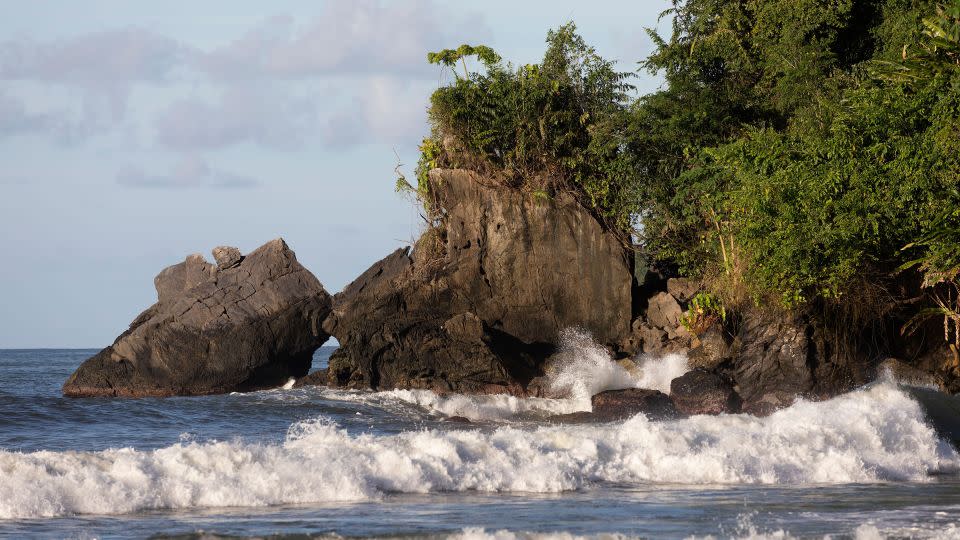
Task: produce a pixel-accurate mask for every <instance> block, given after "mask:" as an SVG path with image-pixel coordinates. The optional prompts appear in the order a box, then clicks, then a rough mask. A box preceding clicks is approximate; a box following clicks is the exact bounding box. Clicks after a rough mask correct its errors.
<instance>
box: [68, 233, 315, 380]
mask: <svg viewBox="0 0 960 540" xmlns="http://www.w3.org/2000/svg"><path fill="white" fill-rule="evenodd" d="M215 252H216V253H215V255H216V259H217V261H218V262H219V263H220V267H219V268H218V267H215V266H213V265H211V264H209V263H207V262H206V261H204V260H203V257H201V256H200V255H191V256H189V257H187V259H186V260H185V261H184V262H182V263H180V264H176V265H174V266H171V267H169V268H166V269H165V270H163V271H162V272H160V274H159V275H157V277H156V279H155V280H154V284H155V286H156V289H157V297H158V301H157V303H156V304H154V305H153V306H151V307H150V308H148V309H147V310H146V311H144V312H143V313H141V314H140V316H138V317H137V318H136V319H135V320H134V321H133V322H132V323H131V324H130V328H129V329H128V330H127V331H126V332H124V333H123V334H122V335H120V337H118V338H117V340H116V341H115V342H114V343H113V345H111V346H109V347H107V348H106V349H103V350H102V351H100V352H99V353H98V354H97V355H96V356H94V357H92V358H90V359H89V360H87V361H86V362H84V363H83V364H82V365H81V366H80V367H79V368H78V369H77V370H76V371H75V372H74V373H73V375H71V376H70V378H69V379H68V380H67V382H66V383H65V384H64V385H63V393H64V394H65V395H68V396H130V397H137V396H171V395H196V394H214V393H223V392H232V391H244V390H255V389H259V388H268V387H272V386H277V385H279V384H282V383H283V382H285V381H286V380H287V379H288V378H289V377H300V376H303V375H306V373H307V371H308V370H309V369H310V364H311V362H312V358H313V352H314V351H315V350H316V349H317V348H318V347H320V345H322V344H323V343H324V342H325V341H326V340H327V338H328V337H329V335H328V334H326V333H325V332H324V331H323V330H322V329H321V323H322V321H323V320H324V318H325V317H326V316H327V315H328V313H329V312H330V296H329V295H328V294H327V292H326V291H325V290H324V288H323V286H322V285H321V284H320V282H319V281H317V278H315V277H314V276H313V275H312V274H311V273H310V272H309V271H307V270H306V269H305V268H304V267H303V266H301V265H300V263H298V262H297V259H296V256H295V255H294V253H293V251H292V250H290V248H289V247H288V246H287V244H286V243H285V242H284V241H283V240H282V239H277V240H273V241H271V242H268V243H267V244H265V245H263V246H261V247H260V248H259V249H257V250H256V251H254V252H253V253H250V254H249V255H247V256H246V257H240V253H239V251H238V250H236V248H217V250H215Z"/></svg>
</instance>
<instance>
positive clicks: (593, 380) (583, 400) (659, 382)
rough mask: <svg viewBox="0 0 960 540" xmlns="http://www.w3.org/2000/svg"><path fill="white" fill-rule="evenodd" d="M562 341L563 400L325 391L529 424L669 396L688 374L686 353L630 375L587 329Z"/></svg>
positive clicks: (551, 382)
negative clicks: (642, 396)
mask: <svg viewBox="0 0 960 540" xmlns="http://www.w3.org/2000/svg"><path fill="white" fill-rule="evenodd" d="M561 337H562V339H561V347H560V351H559V355H558V356H559V358H560V360H559V361H558V362H557V365H556V366H555V367H554V369H553V370H552V371H551V372H550V373H549V375H548V379H547V386H548V387H549V388H550V390H551V392H552V393H553V394H555V395H558V396H563V397H561V398H527V399H520V398H517V397H514V396H510V395H505V394H494V395H471V396H467V395H461V394H453V395H446V396H440V395H437V394H436V393H434V392H430V391H427V390H389V391H384V392H364V391H351V390H338V389H332V388H329V389H323V390H321V392H322V395H323V397H324V398H327V399H335V400H340V401H352V402H359V403H366V404H371V405H377V406H389V405H390V404H391V403H405V404H409V405H415V406H417V407H420V408H422V409H424V410H426V411H427V412H428V413H433V414H440V415H444V416H460V417H464V418H468V419H470V420H480V421H508V420H515V419H521V420H527V419H537V418H543V417H547V416H553V415H558V414H568V413H575V412H581V411H589V410H591V408H592V406H591V404H590V397H591V396H593V395H595V394H598V393H600V392H603V391H604V390H619V389H622V388H651V389H654V390H660V391H661V392H664V393H669V392H670V381H672V380H673V379H675V378H677V377H679V376H681V375H683V374H684V373H686V372H687V371H688V370H689V367H688V365H687V357H686V356H685V355H683V354H668V355H665V356H652V355H644V356H641V357H638V358H637V359H636V361H635V362H636V369H633V370H630V371H628V370H627V369H625V368H624V367H623V366H621V365H620V364H618V363H617V362H614V360H613V358H612V357H611V356H610V353H609V352H608V351H607V350H606V349H605V348H604V347H602V346H601V345H599V344H597V343H596V342H595V341H594V340H593V338H592V337H591V336H590V334H588V333H586V332H585V331H583V330H579V329H568V330H565V331H564V332H563V335H562V336H561Z"/></svg>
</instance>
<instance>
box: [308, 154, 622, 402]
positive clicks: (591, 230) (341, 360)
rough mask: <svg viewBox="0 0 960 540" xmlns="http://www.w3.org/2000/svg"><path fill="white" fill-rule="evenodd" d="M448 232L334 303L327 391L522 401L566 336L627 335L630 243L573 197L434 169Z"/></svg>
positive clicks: (429, 238)
mask: <svg viewBox="0 0 960 540" xmlns="http://www.w3.org/2000/svg"><path fill="white" fill-rule="evenodd" d="M430 182H431V188H432V190H433V193H434V195H435V200H436V201H437V203H438V204H439V206H440V208H441V211H442V216H443V217H442V222H443V227H442V228H443V231H444V234H440V235H437V233H436V231H433V232H428V233H427V235H425V237H424V238H421V240H420V242H418V246H417V248H416V249H414V250H412V252H411V251H410V250H398V251H397V252H394V253H393V254H391V255H390V256H388V257H387V258H385V259H384V260H382V261H380V262H378V263H376V264H375V265H374V266H373V267H371V268H370V269H369V270H368V271H367V272H365V273H364V274H363V275H362V276H360V278H358V279H357V280H356V281H354V282H353V283H352V284H350V285H349V286H348V287H347V288H346V289H344V291H343V292H341V293H340V294H338V295H336V296H335V298H334V308H333V312H332V314H331V316H330V317H329V318H328V320H327V322H326V323H325V325H324V327H325V329H326V330H327V331H328V332H329V333H331V334H332V335H334V336H336V337H337V339H338V340H339V341H340V345H341V346H340V349H339V350H338V351H337V352H336V353H334V355H333V357H332V358H331V361H330V372H329V376H328V382H329V383H330V384H335V385H348V386H356V387H373V388H392V387H426V388H434V389H437V390H455V391H503V390H509V391H512V392H515V393H517V392H519V393H522V391H523V387H524V386H525V385H526V384H527V383H528V382H529V381H530V379H532V378H533V377H535V376H537V375H539V374H540V367H541V364H542V362H543V360H544V359H545V358H546V357H547V356H548V355H550V354H551V353H552V352H553V350H554V344H555V343H556V342H557V337H558V335H559V333H560V331H561V330H563V329H564V328H569V327H581V328H584V329H586V330H588V331H590V332H591V333H592V334H593V335H594V337H595V338H596V339H597V340H598V341H599V342H601V343H605V344H610V345H611V346H613V345H615V344H617V343H618V342H619V341H620V340H622V339H623V338H624V337H625V336H626V335H627V334H629V332H630V323H631V318H632V313H631V309H632V307H631V306H632V297H631V289H632V283H633V280H632V271H631V266H630V257H629V254H628V252H627V250H625V249H624V247H623V246H622V244H621V243H620V242H619V241H618V240H617V239H616V238H615V237H614V236H613V235H612V234H610V233H609V232H606V231H605V230H604V228H603V227H602V226H601V225H600V223H599V222H598V221H597V220H596V219H595V218H594V217H593V216H592V215H591V214H590V213H589V212H588V211H587V210H585V209H584V208H583V207H581V206H580V205H579V204H578V203H577V202H576V201H575V200H574V199H573V198H572V197H567V196H559V197H557V198H554V199H539V198H535V197H532V196H531V195H529V194H525V193H522V192H519V191H516V190H512V189H509V188H504V187H500V186H498V185H495V184H493V183H492V182H488V181H485V179H484V178H482V177H480V176H479V175H477V174H475V173H472V172H469V171H465V170H434V171H432V172H431V174H430Z"/></svg>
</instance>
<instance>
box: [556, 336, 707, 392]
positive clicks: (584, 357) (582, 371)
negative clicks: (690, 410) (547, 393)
mask: <svg viewBox="0 0 960 540" xmlns="http://www.w3.org/2000/svg"><path fill="white" fill-rule="evenodd" d="M688 369H689V368H688V366H687V358H686V356H685V355H683V354H668V355H665V356H654V355H643V356H641V357H639V358H638V360H637V368H636V370H634V371H633V372H631V371H628V370H627V369H626V368H624V367H623V366H621V365H620V364H618V363H617V362H614V361H613V357H611V356H610V352H609V351H607V349H606V348H604V347H603V346H601V345H600V344H598V343H597V342H595V341H594V340H593V338H592V337H591V336H590V334H589V333H588V332H586V331H584V330H582V329H579V328H570V329H566V330H564V331H563V332H562V333H561V335H560V351H559V352H558V353H557V360H556V363H555V365H554V366H553V370H552V372H551V373H549V374H548V375H549V384H550V390H551V391H552V392H553V393H555V394H557V395H561V396H568V397H570V398H571V399H574V400H578V401H586V402H589V401H590V397H591V396H593V395H595V394H598V393H600V392H603V391H604V390H619V389H622V388H649V389H652V390H659V391H661V392H664V393H669V392H670V381H672V380H673V379H675V378H677V377H679V376H681V375H683V374H684V373H686V372H687V371H688Z"/></svg>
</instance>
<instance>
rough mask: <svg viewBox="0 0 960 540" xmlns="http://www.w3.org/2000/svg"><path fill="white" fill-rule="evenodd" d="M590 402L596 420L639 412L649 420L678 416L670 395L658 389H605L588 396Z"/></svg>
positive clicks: (605, 419)
mask: <svg viewBox="0 0 960 540" xmlns="http://www.w3.org/2000/svg"><path fill="white" fill-rule="evenodd" d="M590 404H591V405H593V413H592V414H593V418H594V420H597V421H611V420H622V419H624V418H629V417H631V416H635V415H637V414H640V413H643V414H645V415H647V417H648V418H650V419H651V420H663V419H669V418H677V417H678V416H680V415H679V413H678V411H677V409H676V407H675V406H674V404H673V401H672V400H671V399H670V397H669V396H667V395H666V394H664V393H663V392H660V391H658V390H647V389H643V388H627V389H625V390H607V391H605V392H600V393H599V394H597V395H595V396H593V397H592V398H590Z"/></svg>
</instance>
